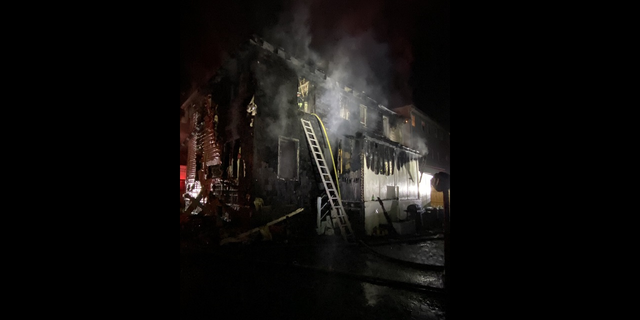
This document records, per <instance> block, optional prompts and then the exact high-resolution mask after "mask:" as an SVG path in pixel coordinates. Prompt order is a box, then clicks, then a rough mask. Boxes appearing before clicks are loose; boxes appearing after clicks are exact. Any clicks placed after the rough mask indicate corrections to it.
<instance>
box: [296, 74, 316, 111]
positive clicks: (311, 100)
mask: <svg viewBox="0 0 640 320" xmlns="http://www.w3.org/2000/svg"><path fill="white" fill-rule="evenodd" d="M297 97H298V110H300V111H304V112H307V113H315V102H316V94H315V87H314V86H313V84H312V83H311V81H309V80H307V79H305V78H302V77H301V78H298V92H297Z"/></svg>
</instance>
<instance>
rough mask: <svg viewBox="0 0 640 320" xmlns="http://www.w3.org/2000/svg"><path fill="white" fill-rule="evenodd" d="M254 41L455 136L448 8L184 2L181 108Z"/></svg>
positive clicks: (377, 0) (407, 3)
mask: <svg viewBox="0 0 640 320" xmlns="http://www.w3.org/2000/svg"><path fill="white" fill-rule="evenodd" d="M252 34H256V35H258V36H260V37H262V38H264V39H265V40H267V41H269V42H270V43H273V44H275V45H277V46H282V47H284V48H285V50H286V51H287V52H289V53H290V54H294V55H295V56H296V57H297V58H299V59H302V60H304V59H308V60H313V61H319V67H321V68H323V69H325V70H326V71H327V75H328V76H330V77H332V79H339V80H343V81H341V82H345V84H347V85H351V86H353V87H354V88H356V89H358V88H360V90H362V91H366V92H367V94H368V95H370V96H372V97H373V98H375V99H376V100H378V101H379V102H381V103H383V104H384V105H385V106H387V107H388V108H395V107H400V106H403V105H407V104H410V103H414V104H415V105H416V107H418V108H419V109H421V110H423V111H424V112H425V113H427V114H428V115H429V116H431V117H432V118H433V119H434V120H436V121H437V122H439V123H440V124H441V125H442V126H443V127H445V128H446V129H447V130H450V115H449V101H450V98H449V97H450V95H449V0H433V1H432V0H395V1H386V0H353V1H345V0H308V1H294V0H269V1H266V0H262V1H257V0H233V1H231V0H230V1H204V0H186V1H181V2H180V102H181V103H182V102H183V101H184V99H186V98H187V96H188V95H189V93H190V92H191V90H193V88H194V87H195V86H196V85H200V84H202V83H204V82H205V81H206V80H208V79H209V78H210V77H211V76H212V75H213V74H214V73H215V71H216V70H217V68H218V67H219V66H220V64H221V63H222V61H223V60H224V59H225V57H226V56H227V55H228V54H230V53H232V52H233V51H234V50H235V48H237V46H238V45H239V44H240V43H242V42H244V41H246V40H248V39H249V37H250V36H251V35H252Z"/></svg>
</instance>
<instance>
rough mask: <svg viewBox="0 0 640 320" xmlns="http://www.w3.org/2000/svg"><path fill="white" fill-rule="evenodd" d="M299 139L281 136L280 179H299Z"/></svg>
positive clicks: (279, 150)
mask: <svg viewBox="0 0 640 320" xmlns="http://www.w3.org/2000/svg"><path fill="white" fill-rule="evenodd" d="M298 159H299V142H298V139H293V138H285V137H280V139H279V141H278V179H284V180H298Z"/></svg>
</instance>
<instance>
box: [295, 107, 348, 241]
mask: <svg viewBox="0 0 640 320" xmlns="http://www.w3.org/2000/svg"><path fill="white" fill-rule="evenodd" d="M300 121H302V128H303V129H304V134H305V135H306V136H307V142H308V143H309V147H310V148H311V153H312V154H313V159H314V160H315V162H316V166H317V167H318V172H319V173H320V178H321V179H322V183H323V184H324V189H325V191H326V192H327V197H328V198H329V199H328V202H329V203H330V204H331V208H332V209H333V210H331V220H332V221H333V223H334V224H336V223H337V224H338V226H339V227H340V233H341V234H342V237H343V238H344V240H345V241H347V242H349V238H354V234H353V230H352V229H351V223H349V218H348V217H347V214H346V212H345V210H344V207H343V206H342V201H341V200H340V195H339V194H338V191H337V189H336V187H335V184H334V183H333V179H331V174H330V173H329V168H328V167H327V162H326V161H325V160H324V155H323V153H322V149H321V148H320V145H319V144H318V140H317V138H316V134H315V132H314V131H313V127H312V126H311V122H310V121H307V120H304V119H300Z"/></svg>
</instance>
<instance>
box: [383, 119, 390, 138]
mask: <svg viewBox="0 0 640 320" xmlns="http://www.w3.org/2000/svg"><path fill="white" fill-rule="evenodd" d="M382 131H383V133H384V136H385V137H387V138H389V117H387V116H382Z"/></svg>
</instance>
